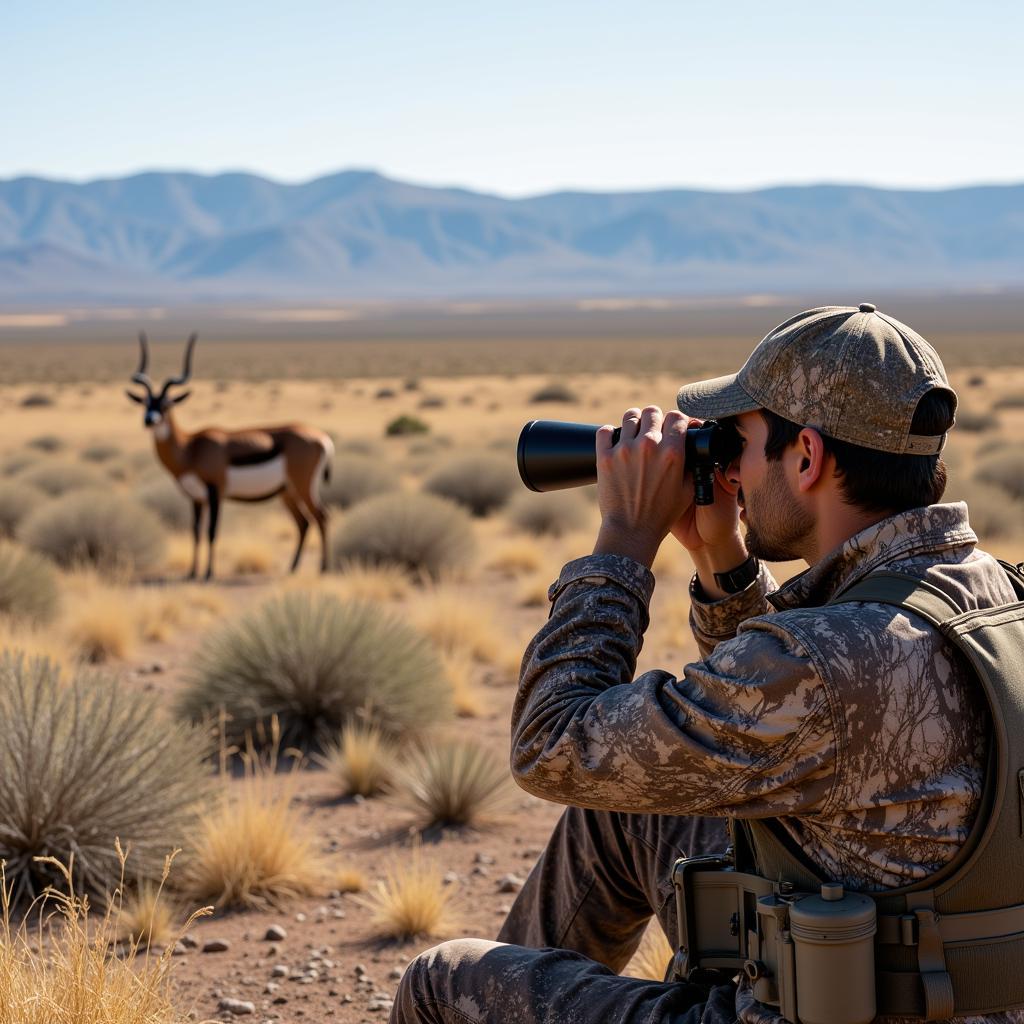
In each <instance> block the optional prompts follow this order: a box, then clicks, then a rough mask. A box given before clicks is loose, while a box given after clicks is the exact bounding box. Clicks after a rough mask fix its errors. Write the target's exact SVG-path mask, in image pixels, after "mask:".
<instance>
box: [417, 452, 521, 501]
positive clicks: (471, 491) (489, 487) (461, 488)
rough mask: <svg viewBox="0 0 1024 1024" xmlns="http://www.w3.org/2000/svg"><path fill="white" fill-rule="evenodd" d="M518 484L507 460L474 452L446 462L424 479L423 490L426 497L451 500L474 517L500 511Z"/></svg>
mask: <svg viewBox="0 0 1024 1024" xmlns="http://www.w3.org/2000/svg"><path fill="white" fill-rule="evenodd" d="M518 483H519V481H518V477H517V476H516V472H515V468H514V466H513V465H512V464H511V463H510V462H509V460H508V459H505V458H502V457H501V456H500V455H491V454H489V453H488V452H478V453H476V454H471V455H462V456H459V457H457V458H455V459H452V460H451V461H450V462H447V463H446V464H445V465H443V466H441V467H440V469H438V470H436V471H435V472H434V473H432V474H431V475H430V476H429V477H428V478H427V480H426V482H425V483H424V484H423V487H424V490H426V491H428V492H429V493H430V494H437V495H440V496H441V497H442V498H451V500H452V501H455V502H458V503H459V504H460V505H463V506H465V507H466V508H468V509H469V511H470V512H472V513H473V515H475V516H485V515H487V514H488V513H489V512H493V511H494V510H495V509H497V508H501V506H502V505H504V504H505V503H506V502H507V501H508V499H509V497H510V496H511V494H512V492H513V491H514V490H515V489H516V487H517V486H518Z"/></svg>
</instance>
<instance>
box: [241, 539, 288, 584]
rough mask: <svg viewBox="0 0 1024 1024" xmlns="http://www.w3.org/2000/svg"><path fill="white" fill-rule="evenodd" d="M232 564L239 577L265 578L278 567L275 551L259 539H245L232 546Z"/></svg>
mask: <svg viewBox="0 0 1024 1024" xmlns="http://www.w3.org/2000/svg"><path fill="white" fill-rule="evenodd" d="M232 548H233V554H234V557H233V559H232V564H233V566H234V571H235V572H236V573H237V574H238V575H239V576H265V575H266V574H267V573H269V572H272V571H273V570H274V568H275V567H276V566H277V563H278V557H277V555H276V553H275V552H274V551H273V549H272V548H271V547H270V546H269V545H268V544H267V543H266V541H263V540H260V539H259V538H258V537H244V538H242V539H240V540H238V541H237V542H236V543H234V544H233V545H232Z"/></svg>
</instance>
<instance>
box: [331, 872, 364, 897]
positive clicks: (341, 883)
mask: <svg viewBox="0 0 1024 1024" xmlns="http://www.w3.org/2000/svg"><path fill="white" fill-rule="evenodd" d="M333 881H334V888H335V889H337V890H338V891H339V892H362V891H363V890H364V889H365V888H366V875H364V874H363V873H362V871H360V870H359V869H358V868H339V869H338V870H337V871H336V872H335V873H334V875H333Z"/></svg>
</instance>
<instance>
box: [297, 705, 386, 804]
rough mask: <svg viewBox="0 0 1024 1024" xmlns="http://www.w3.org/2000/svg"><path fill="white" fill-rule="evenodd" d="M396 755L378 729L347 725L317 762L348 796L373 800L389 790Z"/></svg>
mask: <svg viewBox="0 0 1024 1024" xmlns="http://www.w3.org/2000/svg"><path fill="white" fill-rule="evenodd" d="M397 756H398V752H397V749H396V748H395V745H394V744H393V743H392V742H391V741H390V740H389V739H387V737H386V736H385V735H384V733H383V732H382V731H381V729H380V727H379V726H378V725H373V724H371V725H365V724H363V723H361V722H348V723H346V724H345V725H344V726H343V728H342V730H341V736H340V737H339V739H338V742H337V744H335V745H333V746H331V747H328V749H327V751H326V754H325V756H323V757H317V760H318V761H319V762H320V763H321V764H322V765H323V766H324V767H325V768H326V769H327V771H328V772H329V773H330V775H331V777H332V778H333V779H334V781H336V782H337V783H338V785H339V786H340V788H341V792H342V793H343V794H345V795H346V796H348V795H354V794H358V795H359V796H376V795H377V794H378V793H382V792H383V791H384V790H386V789H387V788H388V785H389V784H390V782H391V779H392V777H393V776H394V773H395V767H396V764H397Z"/></svg>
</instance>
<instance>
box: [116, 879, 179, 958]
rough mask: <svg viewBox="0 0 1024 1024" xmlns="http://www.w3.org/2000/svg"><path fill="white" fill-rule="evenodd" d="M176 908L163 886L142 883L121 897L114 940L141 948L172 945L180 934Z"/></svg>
mask: <svg viewBox="0 0 1024 1024" xmlns="http://www.w3.org/2000/svg"><path fill="white" fill-rule="evenodd" d="M181 922H182V914H181V911H180V909H179V907H178V906H177V905H176V904H175V903H174V901H173V900H171V899H170V898H169V897H168V896H167V894H166V893H165V892H164V891H163V883H162V882H161V884H160V885H154V884H153V883H152V882H143V883H142V884H141V885H140V886H139V887H138V888H137V889H136V890H135V891H134V892H132V893H131V894H130V895H128V896H125V897H123V899H122V902H121V907H120V913H119V914H118V919H117V937H118V940H119V941H122V942H136V943H138V944H139V945H141V946H149V947H154V946H159V947H164V948H166V947H167V946H173V945H174V942H175V940H176V939H177V937H178V935H179V934H180V932H181Z"/></svg>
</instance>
